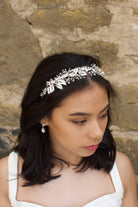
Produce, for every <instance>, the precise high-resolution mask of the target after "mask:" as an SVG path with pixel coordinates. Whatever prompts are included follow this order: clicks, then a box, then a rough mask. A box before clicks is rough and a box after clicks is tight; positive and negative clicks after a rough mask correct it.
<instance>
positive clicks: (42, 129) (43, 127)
mask: <svg viewBox="0 0 138 207" xmlns="http://www.w3.org/2000/svg"><path fill="white" fill-rule="evenodd" d="M45 126H46V125H45V124H42V128H41V132H42V133H46V130H45Z"/></svg>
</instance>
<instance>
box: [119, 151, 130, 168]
mask: <svg viewBox="0 0 138 207" xmlns="http://www.w3.org/2000/svg"><path fill="white" fill-rule="evenodd" d="M116 164H117V166H118V168H120V170H126V169H132V165H131V162H130V160H129V158H128V157H127V155H125V154H124V153H122V152H117V153H116Z"/></svg>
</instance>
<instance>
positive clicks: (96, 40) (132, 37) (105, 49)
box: [0, 0, 138, 174]
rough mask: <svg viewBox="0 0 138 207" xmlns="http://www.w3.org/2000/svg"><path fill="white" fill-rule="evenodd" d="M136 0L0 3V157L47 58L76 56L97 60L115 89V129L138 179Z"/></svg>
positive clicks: (13, 136)
mask: <svg viewBox="0 0 138 207" xmlns="http://www.w3.org/2000/svg"><path fill="white" fill-rule="evenodd" d="M137 23H138V2H137V0H124V1H121V0H75V1H74V0H1V1H0V37H1V38H0V157H3V156H5V155H6V154H8V151H9V149H10V147H11V146H13V143H14V142H15V140H16V137H17V135H18V132H19V114H20V102H21V98H22V95H23V92H24V89H25V87H26V84H27V82H28V80H29V78H30V76H31V74H32V72H33V70H34V68H35V66H36V64H37V63H38V62H39V61H40V60H41V59H42V58H43V57H44V56H47V55H50V54H54V53H55V52H61V51H72V52H79V53H86V54H90V55H94V56H99V58H100V59H101V61H102V64H103V69H104V70H105V72H106V78H108V79H109V80H110V81H111V82H112V83H113V84H114V86H115V89H116V91H117V94H118V99H117V100H116V101H114V102H113V110H112V117H113V122H112V127H111V129H112V130H113V135H114V137H115V139H116V142H117V146H118V149H119V150H120V151H122V152H125V153H126V154H127V155H128V156H129V158H130V159H131V161H132V164H133V167H134V170H135V173H136V174H138V132H137V129H138V114H137V111H138V68H137V66H138V56H137V55H138V25H137Z"/></svg>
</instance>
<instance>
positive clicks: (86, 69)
mask: <svg viewBox="0 0 138 207" xmlns="http://www.w3.org/2000/svg"><path fill="white" fill-rule="evenodd" d="M88 75H89V76H96V75H99V76H102V77H104V71H103V70H102V69H101V68H99V67H98V66H96V65H95V64H92V65H91V66H82V67H76V68H73V69H68V70H67V69H64V70H62V72H61V73H59V74H58V75H57V76H55V77H54V78H53V79H50V80H49V81H46V87H45V88H44V89H43V90H42V92H41V94H40V96H41V97H43V96H45V95H46V94H51V93H53V92H54V91H55V88H58V89H60V90H62V89H63V86H66V85H69V84H70V83H71V82H74V81H75V80H80V79H82V78H85V77H86V76H88Z"/></svg>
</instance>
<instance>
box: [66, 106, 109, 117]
mask: <svg viewBox="0 0 138 207" xmlns="http://www.w3.org/2000/svg"><path fill="white" fill-rule="evenodd" d="M108 108H109V104H107V105H106V106H105V107H104V108H103V109H102V110H101V111H100V113H102V112H104V111H105V110H106V109H108ZM69 116H91V114H89V113H84V112H76V113H72V114H69Z"/></svg>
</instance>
